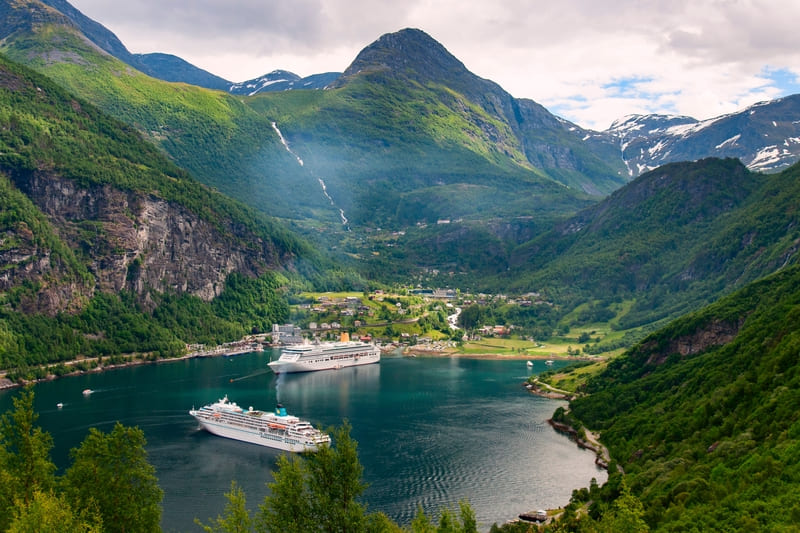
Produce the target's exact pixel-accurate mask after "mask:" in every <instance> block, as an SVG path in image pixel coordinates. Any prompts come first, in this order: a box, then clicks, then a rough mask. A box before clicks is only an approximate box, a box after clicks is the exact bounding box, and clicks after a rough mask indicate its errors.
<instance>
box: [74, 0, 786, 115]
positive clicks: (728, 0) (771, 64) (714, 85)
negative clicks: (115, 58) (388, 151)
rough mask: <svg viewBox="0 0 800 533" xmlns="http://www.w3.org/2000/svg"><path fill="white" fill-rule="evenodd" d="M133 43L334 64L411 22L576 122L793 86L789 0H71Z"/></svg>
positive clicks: (253, 72)
mask: <svg viewBox="0 0 800 533" xmlns="http://www.w3.org/2000/svg"><path fill="white" fill-rule="evenodd" d="M71 3H72V5H74V6H75V7H76V8H77V9H79V10H80V11H81V12H82V13H83V14H84V15H86V16H88V17H89V18H91V19H94V20H96V21H97V22H100V23H101V24H103V25H104V26H105V27H106V28H108V29H109V30H111V31H112V32H114V33H115V34H116V35H117V37H118V38H119V39H120V40H121V41H122V42H123V44H125V46H126V47H127V48H128V50H130V51H131V52H134V53H150V52H163V53H169V54H174V55H176V56H179V57H181V58H183V59H184V60H186V61H188V62H189V63H192V64H193V65H195V66H197V67H200V68H202V69H204V70H207V71H209V72H211V73H213V74H216V75H218V76H221V77H223V78H225V79H227V80H229V81H232V82H240V81H246V80H249V79H253V78H256V77H258V76H260V75H262V74H266V73H268V72H271V71H273V70H277V69H283V70H288V71H291V72H294V73H295V74H298V75H300V76H308V75H311V74H318V73H321V72H332V71H343V70H345V69H346V68H347V66H348V65H349V64H350V63H351V62H352V61H353V59H355V57H356V55H357V54H358V52H359V51H361V50H362V49H363V48H364V47H366V46H368V45H369V44H370V43H372V42H373V41H375V40H377V39H378V38H379V37H380V36H381V35H383V34H385V33H391V32H395V31H398V30H401V29H403V28H418V29H421V30H423V31H425V32H426V33H428V34H429V35H430V36H431V37H433V38H434V39H436V40H437V41H439V43H441V44H442V45H443V46H444V47H445V48H446V49H447V50H448V51H449V52H450V53H451V54H453V55H454V56H455V57H456V58H458V59H459V60H460V61H461V62H462V63H464V65H465V66H466V67H467V69H469V70H470V71H471V72H473V73H474V74H476V75H478V76H480V77H482V78H486V79H490V80H492V81H494V82H496V83H498V84H499V85H500V86H501V87H503V88H504V89H505V90H506V91H508V92H509V93H511V95H512V96H514V97H516V98H529V99H532V100H534V101H536V102H538V103H539V104H541V105H543V106H545V107H546V108H547V109H548V110H549V111H550V112H551V113H554V114H556V115H558V116H560V117H563V118H566V119H567V120H570V121H572V122H574V123H576V124H578V125H580V126H582V127H584V128H589V129H594V130H604V129H606V128H608V127H609V126H610V125H611V124H612V122H613V121H614V120H616V119H618V118H621V117H623V116H625V115H629V114H647V113H662V114H672V115H675V114H677V115H688V116H692V117H694V118H697V119H700V120H703V119H707V118H713V117H716V116H720V115H723V114H726V113H732V112H735V111H739V110H741V109H744V108H746V107H747V106H749V105H752V104H754V103H757V102H761V101H765V100H771V99H774V98H779V97H781V96H786V95H789V94H797V93H800V31H798V22H799V21H800V1H797V0H669V1H666V0H614V1H613V2H611V1H603V0H559V1H557V2H556V1H552V0H180V1H178V0H125V1H124V2H116V1H111V0H71Z"/></svg>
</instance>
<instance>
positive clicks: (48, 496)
mask: <svg viewBox="0 0 800 533" xmlns="http://www.w3.org/2000/svg"><path fill="white" fill-rule="evenodd" d="M7 531H8V533H40V532H42V531H47V533H103V527H102V523H101V521H100V518H99V517H97V516H93V515H91V514H90V513H88V512H87V511H83V512H76V511H75V510H73V508H72V507H71V506H70V505H69V503H68V502H67V501H65V500H64V498H63V497H61V496H58V495H56V494H54V493H52V492H42V491H39V490H36V491H35V492H34V494H33V499H32V500H31V501H30V502H29V503H28V504H27V505H25V504H20V505H19V506H18V507H17V508H16V509H15V510H14V516H13V520H12V521H11V525H10V526H9V528H8V530H7Z"/></svg>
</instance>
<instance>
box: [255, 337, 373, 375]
mask: <svg viewBox="0 0 800 533" xmlns="http://www.w3.org/2000/svg"><path fill="white" fill-rule="evenodd" d="M380 360H381V351H380V350H379V349H378V347H377V346H375V345H374V344H368V343H366V342H359V341H351V340H350V336H349V335H348V334H347V333H343V334H342V337H341V341H339V342H324V343H320V344H299V345H297V346H290V347H287V348H284V349H283V350H282V351H281V356H280V358H278V360H277V361H271V362H270V363H269V367H270V368H271V369H272V370H273V371H274V372H275V373H276V374H286V373H290V372H312V371H314V370H331V369H339V368H344V367H348V366H356V365H368V364H370V363H377V362H378V361H380Z"/></svg>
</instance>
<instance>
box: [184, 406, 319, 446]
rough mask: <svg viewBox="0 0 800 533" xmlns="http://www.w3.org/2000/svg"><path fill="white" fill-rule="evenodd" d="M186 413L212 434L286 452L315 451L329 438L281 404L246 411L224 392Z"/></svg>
mask: <svg viewBox="0 0 800 533" xmlns="http://www.w3.org/2000/svg"><path fill="white" fill-rule="evenodd" d="M189 414H190V415H191V416H192V417H194V418H195V420H197V421H198V422H199V423H200V427H202V428H203V429H205V430H206V431H208V432H209V433H211V434H213V435H217V436H220V437H225V438H227V439H234V440H238V441H242V442H248V443H250V444H258V445H259V446H269V447H270V448H276V449H278V450H285V451H287V452H315V451H317V450H318V449H319V447H320V446H323V445H327V444H330V442H331V438H330V436H329V435H326V434H325V433H323V432H322V431H320V430H318V429H314V427H313V426H312V425H311V423H310V422H307V421H305V420H300V419H299V418H297V417H296V416H292V415H289V414H287V413H286V409H285V408H284V407H283V406H282V405H281V404H278V406H277V407H276V408H275V412H274V413H268V412H264V411H258V410H253V408H252V407H250V408H248V410H247V411H245V410H244V409H242V408H241V407H239V406H238V405H237V404H236V403H235V402H231V401H229V400H228V396H227V395H226V396H225V397H224V398H221V399H220V400H219V401H217V402H216V403H213V404H209V405H206V406H204V407H201V408H200V409H194V408H192V410H191V411H189Z"/></svg>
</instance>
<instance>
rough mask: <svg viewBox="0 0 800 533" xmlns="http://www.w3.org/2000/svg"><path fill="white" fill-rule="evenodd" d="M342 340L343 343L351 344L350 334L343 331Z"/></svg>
mask: <svg viewBox="0 0 800 533" xmlns="http://www.w3.org/2000/svg"><path fill="white" fill-rule="evenodd" d="M341 340H342V342H350V334H349V333H347V332H346V331H343V332H342V337H341Z"/></svg>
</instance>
